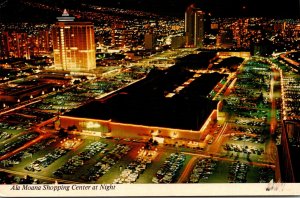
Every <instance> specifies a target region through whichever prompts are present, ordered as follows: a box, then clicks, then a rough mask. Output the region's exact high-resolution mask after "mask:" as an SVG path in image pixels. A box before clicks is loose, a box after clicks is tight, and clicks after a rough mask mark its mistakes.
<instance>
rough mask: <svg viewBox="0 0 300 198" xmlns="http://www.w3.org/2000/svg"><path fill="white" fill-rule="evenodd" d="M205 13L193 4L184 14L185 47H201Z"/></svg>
mask: <svg viewBox="0 0 300 198" xmlns="http://www.w3.org/2000/svg"><path fill="white" fill-rule="evenodd" d="M204 16H205V13H204V12H203V11H201V10H200V9H199V8H196V7H195V5H194V4H192V5H190V6H189V7H188V8H187V9H186V12H185V36H186V46H187V47H203V40H204V20H205V19H204Z"/></svg>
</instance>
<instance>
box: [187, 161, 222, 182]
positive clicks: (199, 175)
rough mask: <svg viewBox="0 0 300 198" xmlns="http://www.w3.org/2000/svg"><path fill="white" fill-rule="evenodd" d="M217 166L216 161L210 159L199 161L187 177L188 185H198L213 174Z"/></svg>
mask: <svg viewBox="0 0 300 198" xmlns="http://www.w3.org/2000/svg"><path fill="white" fill-rule="evenodd" d="M216 166H217V160H213V159H211V158H204V159H203V158H202V159H199V160H198V161H197V163H196V165H195V167H194V169H193V171H192V173H191V175H190V177H189V183H199V182H201V179H203V180H206V179H208V177H209V176H210V175H212V174H213V171H214V170H215V168H216Z"/></svg>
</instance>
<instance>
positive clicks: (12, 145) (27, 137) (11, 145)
mask: <svg viewBox="0 0 300 198" xmlns="http://www.w3.org/2000/svg"><path fill="white" fill-rule="evenodd" d="M38 136H39V133H36V132H29V133H26V134H24V135H21V136H19V137H18V138H17V139H16V140H15V141H12V142H8V143H6V144H4V146H3V147H2V149H1V150H0V156H1V155H5V154H6V153H8V152H11V151H13V150H15V149H17V148H19V147H21V146H23V145H24V144H26V143H27V142H29V141H31V140H33V139H35V138H36V137H38Z"/></svg>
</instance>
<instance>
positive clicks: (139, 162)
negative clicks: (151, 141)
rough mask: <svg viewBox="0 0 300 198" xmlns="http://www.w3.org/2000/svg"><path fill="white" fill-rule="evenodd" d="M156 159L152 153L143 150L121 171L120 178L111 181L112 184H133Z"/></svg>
mask: <svg viewBox="0 0 300 198" xmlns="http://www.w3.org/2000/svg"><path fill="white" fill-rule="evenodd" d="M155 157H156V155H155V153H154V152H153V151H149V150H143V151H142V152H141V153H140V154H139V155H138V156H137V158H136V160H134V161H132V162H131V163H130V164H128V166H127V167H126V168H125V169H124V170H123V171H122V173H121V174H120V176H119V177H118V178H117V179H115V180H114V181H113V183H114V184H123V183H134V182H136V180H137V179H138V178H139V176H140V175H141V174H142V173H143V172H144V171H145V170H146V168H147V167H148V166H149V164H151V163H152V160H153V159H154V158H155Z"/></svg>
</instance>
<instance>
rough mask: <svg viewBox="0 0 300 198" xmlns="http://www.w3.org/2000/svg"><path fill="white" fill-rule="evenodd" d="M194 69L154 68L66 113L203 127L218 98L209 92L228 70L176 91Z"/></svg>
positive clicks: (186, 126) (171, 125) (146, 122)
mask: <svg viewBox="0 0 300 198" xmlns="http://www.w3.org/2000/svg"><path fill="white" fill-rule="evenodd" d="M195 74H196V73H195V72H191V71H189V70H187V69H184V68H182V67H180V66H178V65H176V66H173V67H171V68H169V69H168V70H164V71H161V70H152V71H151V72H150V73H149V74H148V76H147V78H145V79H143V80H141V81H140V82H138V83H135V84H133V85H131V86H128V87H126V88H124V89H122V90H120V91H118V92H116V93H114V94H113V95H109V96H107V97H105V98H103V99H101V100H96V101H93V102H91V103H88V104H86V105H84V106H82V107H79V108H77V109H74V110H72V111H70V112H68V113H66V114H65V115H66V116H73V117H81V118H92V119H103V120H109V119H111V120H112V121H115V122H121V123H131V124H140V125H147V126H160V127H168V128H179V129H187V130H199V129H200V127H201V126H202V124H203V123H204V122H205V120H206V119H207V117H208V116H209V114H210V113H211V111H212V110H213V109H215V108H216V102H214V101H211V100H210V99H208V98H207V97H206V96H207V95H208V94H209V92H210V91H211V90H212V89H213V87H214V86H215V85H216V84H217V83H218V82H219V81H220V80H221V79H222V78H224V77H225V75H224V74H219V73H211V74H202V75H201V76H200V77H197V78H194V79H195V80H194V81H192V82H191V83H190V84H189V85H185V88H184V89H182V90H181V91H180V92H179V93H178V94H175V95H174V96H173V97H166V96H167V95H168V94H169V93H174V90H175V89H176V88H178V86H182V85H183V84H184V83H185V82H187V81H188V80H189V79H191V78H193V76H194V75H195Z"/></svg>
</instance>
